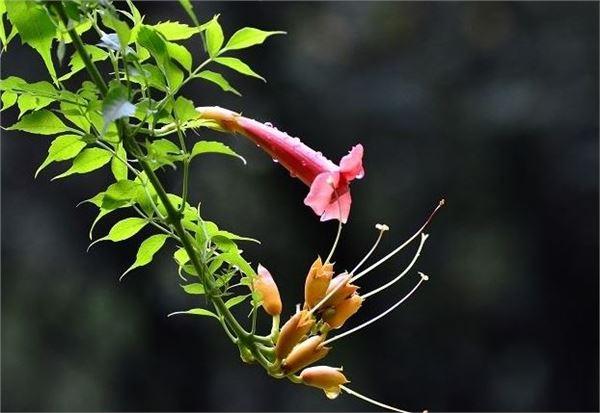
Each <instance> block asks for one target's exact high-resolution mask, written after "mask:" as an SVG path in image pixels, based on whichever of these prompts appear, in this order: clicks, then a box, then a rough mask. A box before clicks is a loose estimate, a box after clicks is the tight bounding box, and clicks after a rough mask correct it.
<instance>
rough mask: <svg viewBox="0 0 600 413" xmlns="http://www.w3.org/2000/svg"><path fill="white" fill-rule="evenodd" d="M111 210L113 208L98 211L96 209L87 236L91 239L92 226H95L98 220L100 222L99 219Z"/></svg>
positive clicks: (92, 236)
mask: <svg viewBox="0 0 600 413" xmlns="http://www.w3.org/2000/svg"><path fill="white" fill-rule="evenodd" d="M112 211H114V210H113V209H102V208H101V209H100V211H98V215H96V218H94V221H93V222H92V225H91V226H90V230H89V232H88V237H89V238H90V240H91V239H93V238H94V228H95V227H96V224H97V223H98V222H100V220H101V219H102V218H103V217H105V216H106V215H108V214H110V213H111V212H112Z"/></svg>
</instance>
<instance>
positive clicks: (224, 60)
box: [214, 57, 266, 82]
mask: <svg viewBox="0 0 600 413" xmlns="http://www.w3.org/2000/svg"><path fill="white" fill-rule="evenodd" d="M214 60H215V62H217V63H219V64H221V65H223V66H227V67H228V68H230V69H233V70H235V71H236V72H239V73H241V74H243V75H246V76H252V77H256V78H258V79H260V80H262V81H263V82H266V80H265V78H264V77H262V76H261V75H259V74H258V73H256V72H255V71H254V70H252V69H251V68H250V66H248V65H247V64H246V63H244V62H242V61H241V60H240V59H236V58H235V57H216V58H215V59H214Z"/></svg>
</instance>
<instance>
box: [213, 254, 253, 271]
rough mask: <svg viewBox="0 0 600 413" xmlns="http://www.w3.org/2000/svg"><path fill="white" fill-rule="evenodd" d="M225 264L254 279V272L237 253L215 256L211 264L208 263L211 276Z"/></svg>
mask: <svg viewBox="0 0 600 413" xmlns="http://www.w3.org/2000/svg"><path fill="white" fill-rule="evenodd" d="M224 262H226V263H228V264H229V265H233V266H235V267H237V268H239V269H240V271H242V272H243V273H244V274H246V275H248V276H250V277H256V272H255V271H254V270H253V269H252V267H251V266H250V264H248V261H246V260H245V259H244V258H243V257H242V256H241V255H240V254H239V253H237V252H224V253H222V254H220V255H219V256H217V257H216V258H215V259H214V260H213V262H211V263H210V266H209V271H210V273H211V274H214V272H215V271H216V270H218V269H219V268H220V267H221V265H222V264H223V263H224Z"/></svg>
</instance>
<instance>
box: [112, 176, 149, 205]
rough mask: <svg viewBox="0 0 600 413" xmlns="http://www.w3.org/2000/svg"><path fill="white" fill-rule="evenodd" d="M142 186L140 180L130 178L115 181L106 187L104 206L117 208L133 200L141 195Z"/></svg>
mask: <svg viewBox="0 0 600 413" xmlns="http://www.w3.org/2000/svg"><path fill="white" fill-rule="evenodd" d="M141 186H142V185H141V184H140V183H138V182H134V181H128V180H122V181H118V182H115V183H114V184H112V185H110V186H109V187H108V188H107V189H106V192H105V193H104V198H103V199H102V208H104V209H115V208H118V207H120V206H123V205H126V204H129V203H130V202H133V201H134V200H135V199H136V198H137V196H138V195H139V190H140V188H141Z"/></svg>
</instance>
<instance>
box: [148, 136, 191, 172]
mask: <svg viewBox="0 0 600 413" xmlns="http://www.w3.org/2000/svg"><path fill="white" fill-rule="evenodd" d="M184 156H185V155H183V154H182V153H181V149H179V147H178V146H177V145H175V144H174V143H173V142H171V141H170V140H168V139H157V140H155V141H154V142H152V143H151V144H150V146H149V147H148V158H149V159H148V160H149V162H150V166H151V167H152V169H153V170H155V169H157V168H160V167H161V166H164V165H170V166H173V167H174V166H175V164H174V162H175V161H180V160H182V159H183V158H184Z"/></svg>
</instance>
